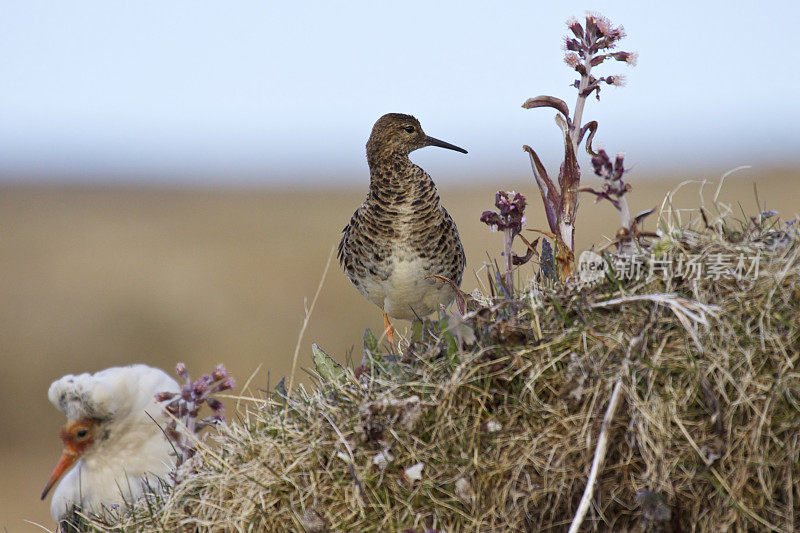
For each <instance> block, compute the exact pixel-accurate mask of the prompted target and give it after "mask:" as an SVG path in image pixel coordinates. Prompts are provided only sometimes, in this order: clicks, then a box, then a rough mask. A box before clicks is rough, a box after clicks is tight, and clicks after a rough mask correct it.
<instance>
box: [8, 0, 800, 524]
mask: <svg viewBox="0 0 800 533" xmlns="http://www.w3.org/2000/svg"><path fill="white" fill-rule="evenodd" d="M625 4H626V3H624V2H596V3H595V4H594V5H592V6H589V7H591V8H593V9H597V10H598V11H600V12H601V13H603V14H604V15H606V16H608V17H610V18H611V19H612V21H614V22H615V23H618V24H623V25H624V26H625V27H626V28H627V30H628V33H629V36H628V38H627V39H626V40H625V41H623V43H624V49H625V50H631V51H636V52H638V53H639V56H640V58H639V65H638V66H637V67H635V68H630V67H627V66H625V65H623V64H609V65H607V66H606V65H604V66H603V67H601V69H602V70H603V72H602V74H619V73H622V74H624V75H626V77H627V81H628V84H627V87H622V88H605V89H603V92H602V94H601V101H600V102H596V101H594V100H592V101H590V102H589V104H588V106H587V112H586V116H587V117H588V118H589V119H593V120H597V121H598V122H599V124H600V127H599V130H598V133H597V135H596V141H599V145H602V146H603V147H605V148H606V149H607V150H608V151H609V152H611V153H614V152H617V151H623V150H624V151H625V152H626V154H627V155H626V159H625V161H626V164H627V165H628V166H629V167H630V168H631V174H630V181H631V182H632V183H633V185H634V190H633V191H632V192H631V193H630V195H629V200H630V202H631V207H632V209H633V210H634V212H636V211H639V210H643V209H647V208H650V207H654V206H657V205H661V201H662V199H663V197H664V195H665V194H666V193H667V192H668V191H669V190H672V189H674V188H675V187H677V186H678V184H679V183H681V182H683V181H685V180H696V182H694V183H689V184H687V185H685V186H684V187H683V188H682V189H681V190H680V192H679V193H678V194H677V195H676V203H677V204H678V205H679V206H682V207H686V208H692V207H697V206H698V205H699V204H700V203H701V202H705V203H706V205H708V204H709V203H710V201H711V197H713V194H714V190H715V186H716V182H717V180H718V179H719V177H720V176H721V175H722V174H723V173H724V172H726V171H727V170H730V169H732V168H734V167H738V166H740V165H749V166H750V168H748V169H743V170H740V171H738V172H736V173H734V174H733V175H731V176H730V178H728V182H727V183H726V185H725V186H724V187H723V192H722V195H721V200H723V201H726V202H728V203H730V204H731V205H732V206H733V207H734V208H735V209H736V211H737V212H738V211H739V207H740V206H741V209H742V210H743V211H745V212H747V213H748V214H753V213H755V212H757V211H758V209H759V205H757V204H756V193H755V189H757V194H758V199H759V201H760V203H761V205H760V207H762V208H763V207H768V208H769V209H776V210H778V211H779V212H780V214H781V216H782V217H783V218H784V219H786V220H789V219H791V218H793V217H794V216H795V215H796V214H797V213H798V211H800V205H798V195H797V191H798V186H800V155H798V154H799V153H800V136H799V135H798V134H797V132H796V131H795V128H796V126H795V125H796V124H797V123H798V120H800V99H798V98H797V79H796V77H795V74H794V71H793V69H792V68H790V66H789V64H788V63H787V60H786V56H785V51H786V50H790V49H792V47H791V46H790V44H793V43H790V39H791V36H792V35H794V26H793V24H794V23H795V21H796V20H797V18H798V16H800V6H799V5H798V4H796V3H794V2H789V1H786V2H766V3H764V2H762V3H760V4H758V5H755V4H752V5H751V4H746V5H745V4H743V5H742V6H741V7H740V8H739V9H731V7H730V4H729V3H727V2H706V3H702V4H700V3H697V2H688V1H677V2H673V3H672V4H670V5H669V6H658V7H654V6H649V5H646V3H645V4H642V5H636V6H631V5H625ZM586 7H587V6H586V5H585V4H583V3H579V2H573V1H569V2H562V3H557V4H556V3H543V2H522V1H517V2H510V3H506V4H503V6H502V7H496V6H490V5H488V4H485V3H481V2H439V3H436V4H435V5H430V4H429V3H426V2H417V1H409V2H405V3H403V4H392V5H388V4H387V5H383V4H374V3H370V2H354V3H349V4H348V5H347V6H341V5H334V4H330V3H325V2H310V3H304V4H303V5H302V6H300V5H294V4H280V3H277V2H256V1H241V2H234V3H226V4H224V5H223V4H219V3H215V2H188V1H178V2H171V3H169V5H166V4H164V3H163V2H155V1H145V2H137V3H136V4H127V3H122V2H107V1H106V2H101V1H100V0H93V1H86V2H82V3H81V4H80V5H74V4H70V5H67V4H64V5H61V4H52V3H50V2H43V1H40V0H25V1H22V0H16V1H12V2H8V3H6V4H5V6H4V12H3V17H2V19H1V20H0V73H2V77H3V83H1V84H0V368H1V369H2V370H0V405H2V415H3V421H4V424H5V427H6V432H5V435H4V438H3V439H2V441H0V465H2V470H1V472H2V473H0V528H2V529H3V530H4V531H6V530H7V531H12V532H13V531H36V530H39V529H38V528H37V527H36V526H34V525H32V524H30V523H27V522H26V520H28V521H33V522H37V523H40V524H43V525H45V526H46V527H50V528H52V527H53V524H52V522H51V521H50V518H49V511H48V509H49V501H48V502H40V501H39V494H40V492H41V489H42V487H43V485H44V483H45V481H46V479H47V476H48V474H49V473H50V470H51V469H52V467H53V466H54V464H55V461H56V460H57V458H58V455H59V453H60V441H59V439H58V430H59V427H60V426H61V424H63V422H64V417H63V414H62V413H60V412H59V411H57V410H56V409H55V408H54V407H52V406H51V405H50V403H49V402H48V400H47V396H46V393H47V387H48V386H49V384H50V382H52V381H53V380H55V379H57V378H58V377H60V376H62V375H63V374H66V373H78V372H93V371H96V370H99V369H102V368H106V367H108V366H113V365H125V364H131V363H135V362H142V363H147V364H151V365H155V366H159V367H162V368H164V369H166V370H167V371H170V372H171V371H172V368H173V367H174V365H175V363H176V362H177V361H184V362H186V364H187V366H188V367H189V370H190V371H191V372H192V373H193V375H194V374H200V373H202V372H207V371H210V370H211V369H212V368H213V367H214V365H215V364H217V363H219V362H224V363H225V364H226V365H227V366H228V368H229V369H231V370H232V371H233V372H234V374H235V375H236V377H237V379H238V382H239V384H244V382H245V381H247V379H248V378H249V377H250V376H251V375H252V376H253V379H252V382H251V385H250V388H251V389H252V392H253V393H254V394H257V393H258V391H259V390H263V389H266V387H267V385H268V382H269V383H271V384H274V383H275V382H277V380H278V379H280V377H281V376H283V375H285V374H287V373H288V372H289V371H290V368H291V356H292V353H293V351H294V348H295V345H296V343H297V338H298V333H299V330H300V327H301V324H302V321H303V317H304V314H305V308H306V307H307V305H309V304H310V301H311V298H312V297H313V295H314V292H315V291H316V288H317V285H318V284H319V282H320V279H321V277H322V274H323V271H324V270H325V266H326V261H327V259H328V257H329V253H330V251H331V249H332V247H334V246H335V245H336V244H337V243H338V239H339V231H340V230H341V228H342V227H343V226H344V225H345V224H346V222H347V221H348V219H349V217H350V215H351V214H352V212H353V211H354V210H355V209H356V207H357V206H358V205H359V203H360V202H361V201H362V200H363V197H364V195H365V193H366V187H367V183H368V171H367V167H366V161H365V157H364V143H365V142H366V139H367V137H368V136H369V132H370V129H371V126H372V123H373V122H374V121H375V120H376V119H377V118H378V117H379V116H380V115H382V114H383V113H386V112H407V113H413V114H415V115H416V116H417V117H418V118H419V119H420V120H421V122H422V124H423V127H424V128H425V129H426V132H427V133H429V134H430V135H433V136H436V137H439V138H441V139H444V140H446V141H449V142H452V143H455V144H458V145H459V146H463V147H464V148H466V149H468V150H469V151H470V153H469V155H467V156H462V155H461V154H456V153H452V152H448V151H445V150H437V149H435V148H429V149H425V150H422V151H419V152H415V153H414V154H413V156H412V159H413V160H414V161H415V162H417V163H418V164H420V165H421V166H422V167H423V168H425V169H426V170H427V171H428V172H429V173H430V174H431V175H432V176H433V178H434V180H435V181H436V182H437V184H438V185H439V188H440V193H441V196H442V199H443V202H444V204H445V206H446V207H447V208H448V210H449V211H450V212H451V214H452V215H453V217H454V218H455V220H456V222H457V224H458V226H459V229H460V231H461V233H462V239H463V241H464V245H465V249H466V252H467V256H468V260H469V264H468V268H467V272H466V273H465V278H464V284H463V288H464V289H465V290H467V291H471V290H472V289H474V288H475V287H478V286H479V284H480V282H479V278H480V279H485V278H484V275H483V273H482V272H481V267H482V265H483V262H484V261H487V260H488V259H489V258H497V257H498V256H499V250H500V249H501V239H500V237H499V236H498V235H496V234H492V233H490V232H489V231H488V229H487V228H486V227H485V226H483V225H482V224H481V223H480V222H478V217H479V216H480V213H481V212H482V211H483V210H484V209H487V208H489V207H490V206H491V203H492V200H493V195H494V192H495V191H496V190H497V189H499V188H503V189H515V190H517V191H521V192H523V193H524V194H526V196H527V197H528V200H529V206H530V207H529V209H528V226H529V227H531V228H545V227H546V221H545V218H544V214H543V210H542V208H541V205H540V199H539V193H538V190H537V189H536V186H535V183H534V182H533V179H532V177H531V175H530V168H529V163H528V160H527V157H526V156H525V154H524V153H523V152H522V150H521V146H522V144H526V143H527V144H530V145H532V146H534V148H536V150H537V152H538V153H539V154H540V155H541V156H542V158H543V159H544V161H545V164H546V165H547V166H548V169H549V172H550V173H551V175H554V174H555V173H556V172H557V168H558V163H559V160H560V157H561V150H562V147H561V141H560V138H559V134H558V130H557V129H556V127H555V125H554V123H553V122H552V115H553V112H551V111H550V110H528V111H526V110H523V109H521V107H520V105H521V104H522V102H523V101H524V100H525V99H526V98H528V97H530V96H535V95H538V94H553V95H556V96H559V97H562V98H563V99H564V100H566V101H567V102H568V103H569V104H570V105H572V102H574V96H575V95H574V89H572V88H570V87H569V86H568V85H569V83H570V82H571V81H572V76H571V71H570V70H569V68H568V67H566V65H564V64H563V63H562V56H563V51H562V50H561V48H560V45H561V36H562V35H563V34H564V32H565V31H566V28H565V26H564V24H563V23H564V21H565V20H566V19H567V18H568V17H569V16H572V15H575V16H578V17H580V16H582V15H583V12H584V9H585V8H586ZM582 166H583V174H584V181H585V182H586V184H587V185H591V184H596V183H597V181H598V180H595V179H594V178H593V177H592V176H590V174H591V171H590V167H589V165H588V160H586V159H585V157H584V160H583V165H582ZM703 180H708V183H707V184H706V185H705V186H703V185H702V181H703ZM685 216H691V213H688V212H687V213H685ZM617 223H618V218H617V214H616V212H615V211H614V210H613V208H612V207H611V206H610V205H608V204H598V205H594V202H593V199H592V198H591V197H585V198H584V199H583V201H582V203H581V207H580V210H579V215H578V224H577V231H578V242H577V249H578V250H583V249H586V248H588V247H589V246H591V245H592V244H593V243H599V244H602V243H603V242H604V237H605V236H612V235H613V234H614V233H615V231H616V229H617ZM654 226H655V225H654V219H650V222H649V223H648V225H647V228H648V229H655V228H654ZM532 272H533V267H532V266H530V265H527V266H526V267H525V269H524V270H523V272H522V275H523V277H527V276H531V275H532ZM398 325H399V326H400V331H402V330H403V328H404V326H405V324H403V323H400V324H398ZM365 327H372V328H373V329H374V330H378V331H379V330H380V327H381V318H380V313H379V311H378V310H377V308H375V307H374V306H372V304H370V303H369V302H367V301H366V300H364V299H363V298H362V297H361V296H360V295H359V294H358V293H357V291H356V290H355V289H354V288H352V287H351V286H350V284H349V282H348V281H347V280H346V279H345V277H344V276H343V274H342V273H341V271H340V269H339V267H338V264H336V261H335V259H334V260H333V261H332V263H331V264H330V268H329V270H328V273H327V277H326V279H325V282H324V285H323V288H322V291H321V294H320V299H319V301H318V303H317V307H316V309H315V310H314V313H313V315H312V317H311V320H310V324H309V327H308V330H307V332H306V335H305V337H304V339H303V341H302V344H301V350H300V365H301V366H303V367H308V366H309V365H310V343H311V342H312V341H314V342H318V343H319V344H320V345H321V346H322V347H323V348H324V349H325V350H326V351H328V352H329V353H331V354H332V355H334V356H335V357H337V358H338V359H339V360H341V361H344V360H345V358H346V357H347V355H348V353H350V352H351V351H352V353H353V357H354V358H356V359H358V358H360V342H361V335H362V333H363V329H364V328H365ZM301 375H302V373H301ZM229 414H230V416H231V417H232V418H235V413H234V412H233V411H231V412H230V413H229Z"/></svg>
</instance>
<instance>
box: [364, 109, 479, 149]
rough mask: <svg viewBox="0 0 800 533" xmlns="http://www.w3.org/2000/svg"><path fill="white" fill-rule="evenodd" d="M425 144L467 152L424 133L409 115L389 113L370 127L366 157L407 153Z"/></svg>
mask: <svg viewBox="0 0 800 533" xmlns="http://www.w3.org/2000/svg"><path fill="white" fill-rule="evenodd" d="M426 146H439V147H441V148H447V149H449V150H455V151H456V152H461V153H463V154H466V153H467V151H466V150H464V149H463V148H459V147H458V146H455V145H453V144H450V143H447V142H444V141H440V140H439V139H436V138H434V137H429V136H428V135H426V134H425V132H424V131H422V126H421V125H420V123H419V120H417V119H416V118H414V117H412V116H411V115H403V114H401V113H389V114H387V115H383V116H382V117H381V118H379V119H378V121H377V122H376V123H375V125H374V126H373V127H372V134H371V135H370V136H369V141H367V157H368V158H373V157H389V156H392V155H396V154H400V155H408V154H410V153H411V152H413V151H414V150H418V149H419V148H424V147H426Z"/></svg>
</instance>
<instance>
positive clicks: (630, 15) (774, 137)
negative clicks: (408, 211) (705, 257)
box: [0, 0, 800, 185]
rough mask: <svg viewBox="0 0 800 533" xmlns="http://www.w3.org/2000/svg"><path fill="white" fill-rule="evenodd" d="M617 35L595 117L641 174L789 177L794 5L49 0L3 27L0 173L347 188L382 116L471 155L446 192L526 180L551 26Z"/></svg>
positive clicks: (796, 99) (437, 171) (548, 124)
mask: <svg viewBox="0 0 800 533" xmlns="http://www.w3.org/2000/svg"><path fill="white" fill-rule="evenodd" d="M586 9H592V10H598V11H600V12H601V13H603V14H605V15H607V16H608V17H610V18H611V19H612V21H613V22H614V23H617V24H623V25H624V26H625V28H626V30H627V32H628V37H627V38H626V39H625V40H624V41H623V43H622V46H621V48H622V49H624V50H631V51H636V52H638V53H639V64H638V66H637V67H635V68H630V67H628V66H626V65H623V64H621V63H616V62H614V63H612V64H608V65H603V66H601V67H600V69H601V70H600V73H601V74H612V73H623V74H625V75H626V76H627V82H628V83H627V86H626V87H623V88H608V89H605V90H604V91H603V93H602V95H601V98H602V99H601V101H600V102H599V103H598V102H596V101H594V100H592V101H590V103H589V105H588V109H587V112H586V115H585V116H586V118H587V119H595V120H598V121H599V123H600V129H599V131H598V134H597V137H596V139H598V140H599V141H600V143H601V144H602V145H604V146H605V147H606V148H607V149H608V150H610V151H612V152H617V151H625V152H626V154H627V157H626V162H627V163H628V164H629V165H631V166H633V167H634V169H636V171H637V172H642V173H647V172H649V171H656V170H663V169H669V170H673V171H675V172H678V173H679V172H683V171H686V172H689V171H690V170H691V169H694V168H719V167H734V166H737V165H742V164H756V165H761V164H783V165H792V166H794V167H797V166H798V163H797V162H798V161H800V157H798V151H800V133H798V131H797V124H798V123H799V121H800V96H799V95H798V85H800V75H798V74H797V68H796V65H794V63H795V62H794V61H792V60H791V57H792V52H793V51H794V50H796V48H797V47H796V35H797V25H798V23H799V22H800V2H796V1H795V2H791V1H785V2H732V1H726V2H717V1H703V2H700V1H697V0H695V1H692V2H687V1H675V2H669V3H664V2H659V3H658V5H656V3H651V2H613V1H608V2H592V3H584V2H573V1H564V2H539V1H528V2H493V3H490V2H485V1H483V2H471V1H457V2H455V1H454V2H449V1H448V2H431V1H430V0H429V1H419V2H418V1H405V2H391V3H389V2H374V1H373V2H349V3H334V2H308V1H306V2H268V1H263V0H262V1H238V2H237V1H231V2H219V1H215V2H210V1H166V2H165V1H163V0H161V1H137V2H123V1H110V0H95V1H74V2H52V1H39V0H14V1H9V0H6V1H5V2H4V7H3V14H2V17H0V75H1V77H0V80H2V81H1V82H0V179H3V178H4V179H19V177H20V176H38V177H39V179H41V178H43V177H44V178H47V179H55V180H78V181H103V180H119V179H141V180H149V181H161V180H168V181H177V182H189V183H192V182H207V181H213V182H223V183H224V182H239V181H248V182H255V183H262V182H263V183H269V184H277V185H283V184H285V185H296V184H303V183H307V184H316V183H326V184H335V183H359V182H363V181H364V180H365V179H366V163H365V158H364V143H365V141H366V138H367V136H368V135H369V131H370V128H371V126H372V124H373V123H374V121H375V120H376V119H377V118H378V117H379V116H380V115H382V114H383V113H386V112H406V113H412V114H414V115H416V116H417V117H418V118H419V119H420V120H421V122H422V125H423V127H424V128H425V129H426V131H427V133H428V134H430V135H432V136H435V137H439V138H441V139H444V140H447V141H449V142H452V143H454V144H458V145H459V146H463V147H465V148H467V149H468V150H469V151H470V154H469V155H468V156H462V155H461V154H457V153H453V152H449V151H446V150H437V149H435V148H430V149H426V150H423V151H420V152H417V153H415V154H414V156H413V158H414V159H415V161H417V162H418V163H420V164H421V165H422V166H424V167H425V168H428V169H429V170H430V171H431V173H432V174H433V175H434V176H437V178H438V179H440V180H459V179H468V178H480V177H486V176H520V177H521V176H527V175H528V173H529V167H528V163H527V158H526V157H525V155H524V154H523V153H522V151H521V145H522V144H525V143H527V144H531V145H532V146H534V147H535V148H536V149H537V151H538V152H539V153H540V155H542V157H543V159H544V160H545V162H546V163H549V164H550V166H552V165H553V164H556V163H557V161H558V158H559V157H560V151H561V147H560V141H559V136H558V133H557V129H556V127H555V125H554V123H553V120H552V118H553V112H552V111H550V110H541V109H539V110H523V109H522V108H521V107H520V105H521V104H522V102H523V101H524V100H525V99H526V98H528V97H530V96H535V95H538V94H553V95H555V96H559V97H561V98H564V99H565V100H566V101H567V102H568V103H569V104H570V106H572V105H573V103H574V99H575V91H574V89H572V88H570V87H569V86H568V85H569V83H570V82H571V81H572V79H574V77H573V76H572V74H573V73H572V71H570V70H569V69H568V67H566V65H565V64H564V63H563V61H562V57H563V52H562V50H561V37H562V35H564V33H565V31H566V28H565V26H564V21H565V20H566V19H567V18H568V17H569V16H570V15H578V16H581V15H582V14H583V13H584V11H585V10H586Z"/></svg>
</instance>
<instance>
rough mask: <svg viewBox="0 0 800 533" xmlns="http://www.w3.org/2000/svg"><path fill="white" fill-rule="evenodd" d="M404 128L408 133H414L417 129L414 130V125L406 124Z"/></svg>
mask: <svg viewBox="0 0 800 533" xmlns="http://www.w3.org/2000/svg"><path fill="white" fill-rule="evenodd" d="M403 129H404V130H406V131H407V132H408V133H414V131H415V130H414V126H406V127H405V128H403Z"/></svg>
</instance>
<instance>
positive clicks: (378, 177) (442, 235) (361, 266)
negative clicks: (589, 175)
mask: <svg viewBox="0 0 800 533" xmlns="http://www.w3.org/2000/svg"><path fill="white" fill-rule="evenodd" d="M425 146H440V147H442V148H448V149H450V150H456V151H457V152H462V153H465V154H466V153H467V151H466V150H464V149H463V148H459V147H458V146H454V145H452V144H450V143H446V142H444V141H440V140H439V139H434V138H433V137H428V136H427V135H425V132H424V131H422V126H420V123H419V121H418V120H417V119H416V118H414V117H412V116H411V115H402V114H400V113H389V114H388V115H384V116H382V117H381V118H379V119H378V121H377V122H376V123H375V125H374V126H373V127H372V134H371V135H370V137H369V141H367V163H368V164H369V173H370V184H369V192H368V193H367V198H366V200H364V203H363V204H361V207H359V208H358V210H356V212H355V213H353V217H352V218H351V219H350V223H349V224H348V225H347V226H346V227H345V228H344V231H343V236H342V240H341V242H340V243H339V262H340V263H341V264H342V266H343V267H344V271H345V273H346V274H347V277H348V278H349V279H350V281H351V282H352V283H353V285H355V286H356V288H357V289H358V290H359V292H361V294H363V295H364V296H366V297H367V299H368V300H369V301H371V302H372V303H374V304H375V305H377V306H378V307H380V308H381V309H382V310H383V320H384V326H385V327H386V334H387V336H388V337H389V342H392V335H393V333H394V328H393V327H392V325H391V323H390V322H389V317H392V318H401V319H406V320H413V319H414V318H417V317H420V318H421V317H424V316H426V315H429V314H431V313H432V312H434V311H436V310H437V309H439V306H440V305H449V304H450V302H452V301H453V298H454V297H455V292H454V290H453V288H452V287H451V286H450V284H448V283H443V282H442V281H440V280H437V279H432V278H427V276H431V275H436V276H443V277H445V278H448V279H450V280H452V281H453V282H454V283H455V284H456V286H459V285H461V276H462V274H463V273H464V264H465V262H466V259H465V257H464V249H463V248H462V246H461V239H460V238H459V237H458V229H457V228H456V224H455V222H453V219H452V218H451V217H450V215H449V214H448V213H447V211H446V210H445V208H444V207H442V205H441V203H440V202H439V193H438V192H437V191H436V185H435V184H434V183H433V180H432V179H431V177H430V176H429V175H428V173H427V172H425V171H424V170H422V169H421V168H420V167H418V166H417V165H415V164H414V163H412V162H411V160H410V159H409V158H408V154H410V153H411V152H413V151H414V150H417V149H418V148H424V147H425Z"/></svg>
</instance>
